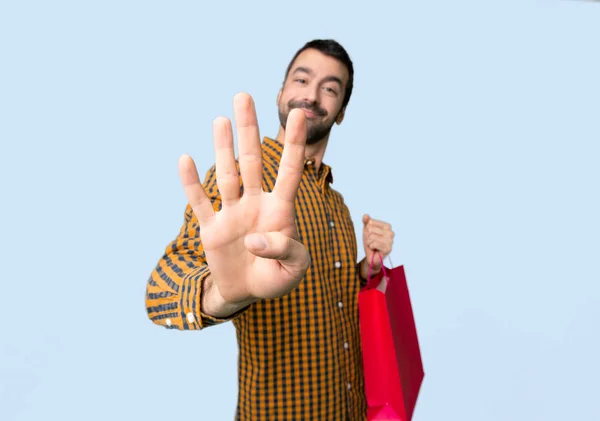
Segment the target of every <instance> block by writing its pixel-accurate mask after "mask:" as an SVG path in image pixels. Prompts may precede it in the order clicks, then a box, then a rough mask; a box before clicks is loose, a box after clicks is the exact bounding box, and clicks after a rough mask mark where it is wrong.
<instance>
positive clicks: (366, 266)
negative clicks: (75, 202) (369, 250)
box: [360, 257, 381, 281]
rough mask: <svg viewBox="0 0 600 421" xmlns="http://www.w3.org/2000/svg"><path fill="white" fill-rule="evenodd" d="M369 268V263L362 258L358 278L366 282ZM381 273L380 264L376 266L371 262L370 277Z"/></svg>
mask: <svg viewBox="0 0 600 421" xmlns="http://www.w3.org/2000/svg"><path fill="white" fill-rule="evenodd" d="M369 266H370V262H369V261H368V260H367V258H366V257H364V258H363V259H362V260H361V262H360V277H361V278H362V279H364V280H365V281H368V277H369ZM379 272H381V264H377V263H376V262H373V267H372V268H371V277H374V276H376V275H378V274H379Z"/></svg>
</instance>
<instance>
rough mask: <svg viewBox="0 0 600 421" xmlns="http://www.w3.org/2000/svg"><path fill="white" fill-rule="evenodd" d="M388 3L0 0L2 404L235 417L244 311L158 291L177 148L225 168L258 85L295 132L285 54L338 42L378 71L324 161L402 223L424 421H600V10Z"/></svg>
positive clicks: (357, 94) (47, 410) (14, 416)
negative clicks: (225, 122) (154, 318)
mask: <svg viewBox="0 0 600 421" xmlns="http://www.w3.org/2000/svg"><path fill="white" fill-rule="evenodd" d="M392 4H393V3H392V2H389V3H388V2H383V1H369V2H360V3H359V2H356V3H354V4H353V3H350V2H347V1H345V2H327V3H326V4H325V3H323V4H319V3H318V2H316V1H305V2H301V3H293V2H291V3H284V2H281V3H279V4H276V3H275V2H271V3H268V2H232V1H224V2H222V3H221V4H220V5H219V4H217V3H216V2H214V3H211V4H201V2H199V1H196V2H192V1H177V2H173V1H171V2H166V1H150V0H146V1H119V2H117V1H102V2H99V1H97V2H81V1H70V2H68V1H52V2H50V1H48V2H41V1H37V2H35V1H13V2H9V1H3V2H1V3H0V57H1V64H0V141H1V145H2V148H1V153H0V182H1V183H2V184H1V188H2V190H1V197H2V206H1V207H0V209H1V214H2V217H1V218H0V228H1V232H0V235H1V238H2V242H1V245H0V247H1V249H0V256H1V262H2V264H1V267H0V282H1V297H2V302H1V305H0V314H1V315H2V317H1V319H0V323H1V325H2V328H1V331H2V335H0V419H2V420H15V421H16V420H19V421H21V420H40V419H60V420H105V419H114V420H131V419H143V420H148V421H149V420H164V419H173V420H175V419H186V420H196V419H197V420H229V419H233V414H234V407H235V400H236V396H237V383H236V355H237V348H236V343H235V338H234V330H233V327H232V325H231V324H227V325H222V326H219V327H216V328H210V329H208V330H206V331H203V332H176V331H167V330H165V329H161V328H159V327H157V326H155V325H153V324H152V323H151V322H150V321H149V320H148V319H147V317H146V313H145V309H144V290H145V282H146V279H147V277H148V275H149V274H150V271H151V270H152V268H153V267H154V265H155V263H156V261H157V260H158V258H159V257H160V255H161V253H162V252H163V250H164V247H165V246H166V245H167V244H168V242H169V241H171V240H172V239H173V238H174V236H175V235H176V234H177V232H178V230H179V228H180V226H181V223H182V221H183V211H184V207H185V196H184V194H183V190H182V188H181V185H180V183H179V178H178V173H177V159H178V157H179V156H180V155H181V154H182V153H189V154H191V155H192V156H193V157H194V158H195V159H196V161H197V163H198V167H199V169H200V170H201V172H202V174H203V173H204V171H205V170H206V169H207V168H208V167H209V166H210V165H211V164H212V162H213V146H212V137H211V123H212V120H213V119H214V118H215V117H217V116H219V115H225V116H228V117H232V98H233V95H234V94H235V93H236V92H238V91H246V92H249V93H250V94H252V95H253V97H254V98H255V101H256V104H257V110H258V113H259V123H260V126H261V130H262V134H263V135H268V136H275V135H276V133H277V129H278V118H277V111H276V107H275V101H276V95H277V91H278V89H279V87H280V84H281V82H282V78H283V76H284V71H285V68H286V66H287V64H288V62H289V60H290V59H291V57H292V55H293V53H294V52H295V51H296V50H297V49H298V48H299V47H300V46H301V45H302V44H304V43H305V42H306V41H308V40H310V39H313V38H329V37H332V38H335V39H337V40H338V41H340V42H341V43H342V44H343V45H344V46H345V47H346V48H347V49H348V51H349V53H350V55H351V57H352V59H353V60H354V63H355V67H356V79H355V85H356V88H355V91H354V94H353V97H352V99H351V102H350V105H349V108H348V111H347V113H346V120H345V121H344V123H343V124H342V125H341V126H339V127H337V126H336V127H335V128H334V131H333V134H332V139H331V142H330V145H329V147H328V151H327V154H326V156H325V160H326V162H327V163H328V164H330V165H331V166H332V167H333V169H334V176H335V184H334V187H335V188H336V189H338V190H339V191H341V192H342V193H343V194H344V196H345V198H346V201H347V203H348V205H349V207H350V209H351V211H352V214H353V218H354V220H355V223H356V226H357V231H358V233H360V229H361V216H362V214H363V213H367V212H368V213H370V214H372V216H373V217H375V218H378V219H383V220H386V221H388V222H390V223H391V224H392V225H393V228H394V230H395V232H396V243H395V248H394V250H393V253H392V261H393V263H394V264H395V265H398V264H404V265H405V267H406V272H407V276H408V279H409V286H410V288H411V294H412V299H413V305H414V311H415V316H416V320H417V325H418V329H419V335H420V340H421V347H422V353H423V360H424V364H425V369H426V373H427V375H426V379H425V382H424V384H423V388H422V392H421V396H420V400H419V403H418V406H417V410H416V413H415V417H414V419H415V421H420V420H461V421H470V420H477V421H480V420H502V421H504V420H527V421H533V420H543V421H553V420H557V421H558V420H560V421H563V420H578V421H588V420H590V421H591V420H598V419H600V401H599V400H598V391H599V390H600V364H599V362H598V358H599V357H598V356H599V355H600V339H599V330H600V286H599V281H600V269H599V263H600V240H599V238H600V224H599V222H598V219H599V215H600V206H599V203H598V183H599V181H600V165H599V158H600V148H599V146H598V142H599V141H600V125H599V120H598V116H599V113H600V100H599V98H600V82H599V75H600V59H599V57H600V54H599V51H600V49H599V42H600V4H594V3H593V2H585V1H552V0H546V1H542V0H537V1H534V0H519V1H506V0H504V1H495V2H483V1H475V0H472V1H467V0H456V1H451V2H450V1H441V0H430V1H426V2H421V1H412V2H407V1H401V2H396V3H395V5H392ZM360 241H361V239H360V238H359V242H360ZM360 246H361V249H362V243H361V244H360ZM361 257H362V256H361Z"/></svg>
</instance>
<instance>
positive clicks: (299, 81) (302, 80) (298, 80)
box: [294, 78, 306, 83]
mask: <svg viewBox="0 0 600 421" xmlns="http://www.w3.org/2000/svg"><path fill="white" fill-rule="evenodd" d="M294 82H298V83H306V80H304V79H300V78H298V79H296V80H295V81H294Z"/></svg>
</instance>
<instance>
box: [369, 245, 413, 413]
mask: <svg viewBox="0 0 600 421" xmlns="http://www.w3.org/2000/svg"><path fill="white" fill-rule="evenodd" d="M379 257H380V258H381V256H379ZM381 264H382V266H383V260H382V261H381ZM372 266H373V261H371V268H372ZM384 278H385V279H387V281H385V279H384ZM367 279H368V282H367V285H366V286H365V287H364V288H363V289H361V291H360V292H359V295H358V308H359V317H360V332H361V339H362V351H363V365H364V380H365V393H366V398H367V419H368V420H369V421H380V420H389V421H393V420H399V421H400V420H401V421H410V420H411V419H412V415H413V411H414V408H415V405H416V403H417V397H418V395H419V390H420V389H421V383H422V382H423V377H424V371H423V363H422V361H421V351H420V347H419V341H418V337H417V329H416V326H415V321H414V316H413V310H412V305H411V301H410V295H409V292H408V286H407V283H406V276H405V273H404V267H403V266H398V267H395V268H393V269H391V270H390V269H388V268H386V267H385V266H383V269H382V271H381V273H380V274H378V275H377V276H376V277H374V278H373V279H371V269H369V276H368V277H367ZM382 281H384V282H382Z"/></svg>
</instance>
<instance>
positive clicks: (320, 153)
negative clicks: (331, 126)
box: [276, 126, 329, 170]
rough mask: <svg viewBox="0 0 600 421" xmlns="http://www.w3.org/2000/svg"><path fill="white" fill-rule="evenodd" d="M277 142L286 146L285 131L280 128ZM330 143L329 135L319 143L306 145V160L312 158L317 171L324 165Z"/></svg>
mask: <svg viewBox="0 0 600 421" xmlns="http://www.w3.org/2000/svg"><path fill="white" fill-rule="evenodd" d="M276 140H277V141H278V142H279V143H281V144H282V145H284V144H285V129H284V128H283V127H281V126H279V133H277V137H276ZM328 142H329V135H327V136H325V137H324V138H323V139H321V140H319V141H318V142H317V143H313V144H312V145H306V147H305V148H304V156H305V158H310V159H312V160H313V162H314V164H313V165H314V167H315V169H317V170H318V169H319V168H320V167H321V164H322V163H323V157H324V156H325V150H326V149H327V143H328Z"/></svg>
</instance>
